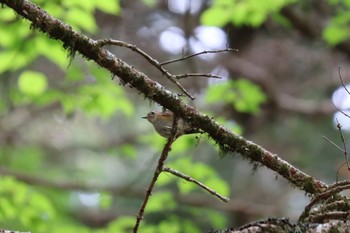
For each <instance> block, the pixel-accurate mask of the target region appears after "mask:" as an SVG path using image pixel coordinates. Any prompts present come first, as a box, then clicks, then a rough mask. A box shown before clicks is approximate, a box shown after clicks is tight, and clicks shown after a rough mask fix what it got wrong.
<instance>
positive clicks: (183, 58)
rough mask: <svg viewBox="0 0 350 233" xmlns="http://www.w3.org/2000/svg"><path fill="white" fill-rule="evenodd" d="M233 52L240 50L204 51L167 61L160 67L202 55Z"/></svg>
mask: <svg viewBox="0 0 350 233" xmlns="http://www.w3.org/2000/svg"><path fill="white" fill-rule="evenodd" d="M231 51H235V52H238V49H232V48H226V49H220V50H210V51H207V50H204V51H202V52H199V53H194V54H190V55H187V56H183V57H181V58H177V59H173V60H169V61H165V62H162V63H160V64H159V65H161V66H165V65H168V64H170V63H175V62H178V61H183V60H186V59H188V58H191V57H195V56H199V55H202V54H208V53H221V52H231Z"/></svg>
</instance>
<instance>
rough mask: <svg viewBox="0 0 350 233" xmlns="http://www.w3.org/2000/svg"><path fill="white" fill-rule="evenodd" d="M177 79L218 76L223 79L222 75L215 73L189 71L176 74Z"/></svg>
mask: <svg viewBox="0 0 350 233" xmlns="http://www.w3.org/2000/svg"><path fill="white" fill-rule="evenodd" d="M174 77H175V78H176V79H182V78H188V77H206V78H217V79H222V77H220V76H218V75H215V74H205V73H187V74H178V75H174Z"/></svg>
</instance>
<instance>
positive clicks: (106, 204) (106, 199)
mask: <svg viewBox="0 0 350 233" xmlns="http://www.w3.org/2000/svg"><path fill="white" fill-rule="evenodd" d="M112 203H113V197H112V195H111V194H110V193H108V192H101V193H100V197H99V206H100V207H101V208H102V209H105V210H106V209H108V208H110V207H111V206H112Z"/></svg>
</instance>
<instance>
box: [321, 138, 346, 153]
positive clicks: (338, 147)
mask: <svg viewBox="0 0 350 233" xmlns="http://www.w3.org/2000/svg"><path fill="white" fill-rule="evenodd" d="M322 137H323V139H325V140H326V141H328V142H329V143H330V144H332V145H333V146H335V147H336V148H337V149H339V150H340V151H341V152H343V153H344V150H343V149H342V148H340V146H338V145H337V144H335V143H334V142H332V141H331V140H330V139H329V138H327V137H326V136H322Z"/></svg>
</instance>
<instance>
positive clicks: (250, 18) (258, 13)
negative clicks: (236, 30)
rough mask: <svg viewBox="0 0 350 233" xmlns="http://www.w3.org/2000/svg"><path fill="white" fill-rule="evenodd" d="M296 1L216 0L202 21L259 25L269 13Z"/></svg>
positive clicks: (217, 23) (203, 15) (216, 24)
mask: <svg viewBox="0 0 350 233" xmlns="http://www.w3.org/2000/svg"><path fill="white" fill-rule="evenodd" d="M294 2H296V0H265V1H260V0H246V1H240V0H214V1H213V5H212V6H211V7H210V8H208V9H207V10H206V11H205V12H204V13H203V14H202V16H201V22H202V24H205V25H210V26H217V27H222V26H224V25H226V24H228V23H232V24H234V25H237V26H241V25H249V26H253V27H258V26H260V25H261V24H262V23H264V22H265V20H266V19H267V17H268V16H269V15H271V14H275V13H278V12H279V11H280V10H281V9H282V8H283V7H284V6H287V5H289V4H292V3H294Z"/></svg>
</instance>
